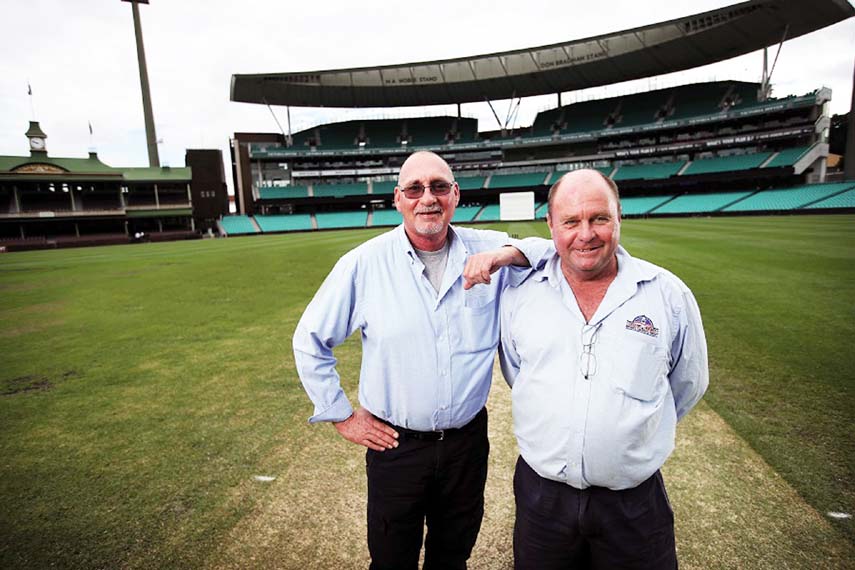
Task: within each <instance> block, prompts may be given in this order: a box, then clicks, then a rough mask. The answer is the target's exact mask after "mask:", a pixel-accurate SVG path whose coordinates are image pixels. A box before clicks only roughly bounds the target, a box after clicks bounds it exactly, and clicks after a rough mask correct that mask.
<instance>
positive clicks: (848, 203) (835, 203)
mask: <svg viewBox="0 0 855 570" xmlns="http://www.w3.org/2000/svg"><path fill="white" fill-rule="evenodd" d="M849 184H852V188H851V189H849V190H846V191H844V192H841V193H840V194H835V195H834V196H831V197H829V198H825V199H823V200H820V201H819V202H814V203H813V204H809V205H808V206H806V208H808V209H811V210H817V209H820V208H855V183H851V182H850V183H849Z"/></svg>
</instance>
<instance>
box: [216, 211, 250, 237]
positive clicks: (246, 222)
mask: <svg viewBox="0 0 855 570" xmlns="http://www.w3.org/2000/svg"><path fill="white" fill-rule="evenodd" d="M220 227H222V228H223V231H224V232H226V235H227V236H235V235H245V234H257V233H258V230H256V229H255V226H254V225H252V220H250V219H249V216H223V219H222V220H220Z"/></svg>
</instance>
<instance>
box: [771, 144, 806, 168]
mask: <svg viewBox="0 0 855 570" xmlns="http://www.w3.org/2000/svg"><path fill="white" fill-rule="evenodd" d="M808 150H810V147H809V146H800V147H796V148H788V149H786V150H782V151H781V152H779V153H778V154H777V156H775V158H773V159H772V160H770V161H769V163H768V164H766V166H764V167H763V168H774V167H776V166H792V165H794V164H795V163H796V162H797V161H798V160H799V159H800V158H801V157H802V155H803V154H804V153H806V152H807V151H808Z"/></svg>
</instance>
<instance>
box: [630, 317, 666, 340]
mask: <svg viewBox="0 0 855 570" xmlns="http://www.w3.org/2000/svg"><path fill="white" fill-rule="evenodd" d="M626 330H628V331H635V332H639V333H641V334H646V335H647V336H652V337H654V338H656V337H658V336H659V329H657V328H656V327H654V326H653V321H651V320H650V318H649V317H647V316H645V315H638V316H637V317H635V318H634V319H632V320H631V321H626Z"/></svg>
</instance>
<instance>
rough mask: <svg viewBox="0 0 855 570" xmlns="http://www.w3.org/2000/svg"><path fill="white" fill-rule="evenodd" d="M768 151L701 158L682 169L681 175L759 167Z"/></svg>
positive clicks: (767, 156)
mask: <svg viewBox="0 0 855 570" xmlns="http://www.w3.org/2000/svg"><path fill="white" fill-rule="evenodd" d="M769 155H770V153H768V152H756V153H751V154H737V155H733V156H716V157H713V158H701V159H698V160H694V161H692V163H691V164H690V165H689V166H688V168H686V170H684V171H683V174H682V176H689V175H692V174H710V173H716V172H735V171H737V170H750V169H752V168H759V167H760V165H761V164H763V161H765V160H766V159H767V158H769Z"/></svg>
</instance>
